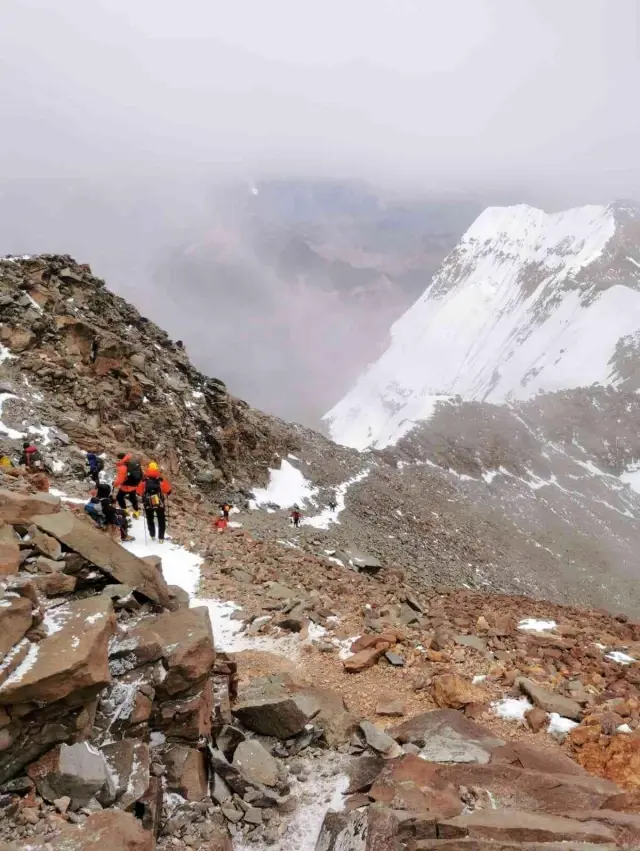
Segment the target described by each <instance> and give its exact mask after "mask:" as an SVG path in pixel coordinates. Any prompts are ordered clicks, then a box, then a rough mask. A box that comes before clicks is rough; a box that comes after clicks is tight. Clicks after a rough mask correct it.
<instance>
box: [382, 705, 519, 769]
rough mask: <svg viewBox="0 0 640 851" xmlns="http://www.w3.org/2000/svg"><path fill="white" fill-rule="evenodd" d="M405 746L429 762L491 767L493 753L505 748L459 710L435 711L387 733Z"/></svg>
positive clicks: (419, 716) (416, 717) (488, 731)
mask: <svg viewBox="0 0 640 851" xmlns="http://www.w3.org/2000/svg"><path fill="white" fill-rule="evenodd" d="M387 733H388V734H389V735H390V736H393V738H394V739H396V740H397V741H399V742H400V743H401V744H403V745H406V744H413V745H416V746H417V747H419V748H420V756H421V757H422V758H423V759H426V760H427V761H429V762H476V763H482V764H484V763H487V762H489V760H490V759H491V754H492V752H493V751H494V750H495V749H496V748H498V747H501V746H502V745H504V742H503V741H502V739H498V738H496V737H495V736H494V735H493V734H492V733H491V731H490V730H487V729H485V728H484V727H481V726H480V725H479V724H476V723H475V722H473V721H470V720H469V719H468V718H465V717H464V715H462V714H461V713H460V712H458V711H457V710H455V709H435V710H433V711H431V712H423V713H422V714H421V715H416V716H415V717H414V718H410V719H409V720H408V721H405V722H404V723H402V724H399V725H398V726H396V727H392V728H391V729H388V730H387Z"/></svg>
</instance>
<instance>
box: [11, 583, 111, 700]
mask: <svg viewBox="0 0 640 851" xmlns="http://www.w3.org/2000/svg"><path fill="white" fill-rule="evenodd" d="M44 624H45V626H46V627H47V628H48V630H49V635H48V636H47V637H46V638H44V639H42V640H41V641H40V642H38V643H29V642H27V641H26V640H25V647H26V650H27V652H26V654H25V655H24V658H23V659H22V661H21V663H20V664H19V665H18V666H17V667H16V668H15V670H14V671H13V673H12V674H11V675H10V676H9V677H8V679H6V680H5V681H4V683H2V685H1V686H0V706H3V705H4V706H6V705H8V704H12V703H27V702H29V701H34V702H37V703H53V702H54V701H56V700H61V699H62V698H64V697H67V695H69V694H72V693H73V692H75V691H77V690H79V689H85V688H89V687H95V688H99V687H101V686H105V685H107V684H108V683H109V682H110V680H111V675H110V673H109V665H108V656H107V646H108V642H109V637H110V635H111V634H112V632H113V629H114V625H115V618H114V615H113V608H112V605H111V600H109V599H108V598H106V597H103V596H97V597H88V598H85V599H79V600H74V601H73V602H71V603H65V604H64V605H62V606H59V607H58V608H56V609H53V610H51V611H50V612H49V613H48V614H47V617H46V618H45V621H44Z"/></svg>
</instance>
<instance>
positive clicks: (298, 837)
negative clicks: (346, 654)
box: [123, 518, 348, 851]
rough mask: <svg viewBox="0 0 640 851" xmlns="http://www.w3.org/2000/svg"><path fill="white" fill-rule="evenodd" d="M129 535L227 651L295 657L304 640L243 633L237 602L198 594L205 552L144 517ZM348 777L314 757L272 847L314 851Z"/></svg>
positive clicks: (254, 850) (245, 848) (241, 846)
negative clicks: (160, 535) (162, 534)
mask: <svg viewBox="0 0 640 851" xmlns="http://www.w3.org/2000/svg"><path fill="white" fill-rule="evenodd" d="M131 534H132V535H133V536H134V538H135V540H133V541H131V542H129V543H126V544H123V546H124V547H125V548H126V549H127V550H128V551H129V552H130V553H133V554H134V555H136V556H139V557H144V556H149V555H154V556H159V557H160V558H161V559H162V572H163V575H164V577H165V579H166V581H167V583H168V584H169V585H179V586H180V587H181V588H183V589H184V590H185V591H186V592H187V593H188V594H189V597H190V599H191V603H190V605H191V606H192V607H194V606H207V608H208V609H209V613H210V616H211V623H212V626H213V635H214V641H215V644H216V647H217V649H219V650H221V651H227V652H239V651H242V650H263V651H269V652H271V653H277V654H279V655H282V656H284V657H286V658H288V659H290V660H291V659H295V658H296V657H297V655H298V653H299V651H300V647H301V645H302V642H301V641H300V639H299V638H297V637H296V636H284V637H282V638H272V637H260V636H257V637H250V636H245V635H244V634H239V633H240V630H241V629H242V622H241V621H234V620H231V615H232V614H233V613H234V611H236V610H237V609H238V606H236V605H235V603H233V602H231V601H223V600H216V599H208V598H205V597H200V596H198V590H199V585H200V568H201V566H202V564H203V561H204V559H203V558H202V557H201V556H199V555H197V554H196V553H193V552H191V551H190V550H188V549H186V547H182V546H180V545H178V544H174V543H172V542H171V541H170V540H167V541H165V543H164V544H159V543H158V542H157V541H156V542H153V541H151V540H150V539H149V537H148V535H147V537H146V539H145V524H144V520H143V518H139V519H138V520H133V521H132V523H131ZM316 630H318V632H316V633H314V632H311V633H310V635H309V638H308V639H307V640H312V639H313V638H315V637H319V635H320V634H322V633H323V632H324V630H322V628H321V627H316ZM347 782H348V781H347V778H346V777H345V776H344V775H341V774H338V775H336V774H335V772H334V771H333V769H332V765H331V754H329V755H328V757H327V758H326V759H320V760H315V761H314V773H313V779H311V780H309V781H308V782H306V783H304V784H301V783H298V782H297V781H294V782H293V786H292V791H293V792H294V793H295V794H296V795H298V797H299V798H300V799H301V806H299V807H298V810H297V812H296V813H295V814H294V815H293V817H292V820H291V821H290V822H289V824H288V826H287V829H286V831H285V833H284V835H283V836H282V838H281V839H280V841H279V842H277V843H276V844H275V845H269V846H268V847H269V848H270V849H272V851H291V849H292V848H295V849H296V851H314V849H315V847H316V842H317V839H318V836H319V834H320V828H321V826H322V822H323V819H324V816H325V813H326V811H327V810H328V809H334V810H339V809H342V792H343V791H344V790H345V789H346V787H347ZM234 842H235V845H234V847H235V848H236V849H238V851H261V849H262V848H263V847H264V848H266V847H267V846H266V845H264V846H263V845H262V844H260V843H246V844H245V843H243V842H242V840H239V839H236V840H234Z"/></svg>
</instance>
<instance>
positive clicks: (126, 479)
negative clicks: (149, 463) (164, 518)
mask: <svg viewBox="0 0 640 851" xmlns="http://www.w3.org/2000/svg"><path fill="white" fill-rule="evenodd" d="M141 482H142V466H141V464H140V461H138V460H137V458H134V457H133V455H131V454H128V453H126V452H120V453H119V455H118V463H117V464H116V478H115V481H114V483H113V488H114V490H115V489H116V488H117V489H118V493H117V495H116V502H117V503H118V505H119V506H120V508H121V509H122V510H123V511H126V510H127V502H126V501H127V499H128V500H129V502H130V503H131V508H132V509H133V516H134V517H140V509H139V507H138V497H137V495H136V490H137V488H138V486H139V485H140V483H141Z"/></svg>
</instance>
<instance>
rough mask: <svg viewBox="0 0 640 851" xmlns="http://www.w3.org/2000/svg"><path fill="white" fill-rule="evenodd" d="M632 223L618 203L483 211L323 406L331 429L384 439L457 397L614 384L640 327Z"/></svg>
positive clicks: (365, 442) (340, 437) (631, 213)
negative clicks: (344, 386)
mask: <svg viewBox="0 0 640 851" xmlns="http://www.w3.org/2000/svg"><path fill="white" fill-rule="evenodd" d="M629 222H632V223H638V222H640V213H639V212H638V210H635V209H634V208H630V207H623V206H621V205H611V206H609V207H603V206H588V207H582V208H578V209H575V210H568V211H566V212H563V213H556V214H552V215H549V214H546V213H544V212H543V211H541V210H536V209H534V208H532V207H527V206H524V205H520V206H516V207H507V208H489V209H488V210H486V211H485V212H484V213H483V214H482V215H481V216H480V217H479V218H478V219H477V221H476V222H475V223H474V224H473V225H472V226H471V228H470V229H469V230H468V231H467V233H466V234H465V235H464V237H463V238H462V240H461V242H460V244H459V245H458V247H457V248H456V249H455V250H454V251H453V252H452V254H450V255H449V257H448V258H447V259H446V260H445V262H444V263H443V265H442V267H441V269H440V271H439V272H438V274H437V275H436V276H435V278H434V279H433V281H432V283H431V285H430V286H429V287H428V288H427V290H426V292H425V293H424V294H423V295H422V296H421V298H420V299H419V300H418V301H417V302H416V303H415V304H414V305H413V307H411V308H410V309H409V310H408V311H407V312H406V313H405V314H404V316H402V317H401V318H400V319H399V320H398V321H397V322H396V323H395V324H394V326H393V327H392V329H391V344H390V346H389V348H388V349H387V351H386V352H385V353H384V355H383V356H382V357H381V358H380V359H379V360H378V361H377V362H376V363H374V364H373V365H371V366H370V367H369V369H368V370H367V371H366V372H365V373H364V374H363V375H362V376H361V377H360V379H359V380H358V382H357V384H356V385H355V387H354V388H353V390H351V391H350V392H349V393H348V394H347V396H345V397H344V399H342V401H340V402H339V403H338V404H337V405H336V406H335V407H334V408H333V409H332V410H331V411H330V412H329V413H328V414H326V416H325V420H326V421H327V422H328V424H329V429H330V432H331V436H332V438H333V439H334V440H336V441H337V442H338V443H342V444H345V445H347V446H352V447H354V448H356V449H365V448H367V447H370V446H376V447H378V448H382V447H384V446H389V445H392V444H394V443H396V442H397V441H398V440H399V439H400V438H401V437H402V436H403V435H405V434H406V433H407V432H408V431H410V429H411V428H412V427H413V425H414V424H415V423H416V422H419V421H424V420H425V419H428V417H429V416H430V415H431V414H432V413H433V411H434V410H435V406H436V403H437V402H438V400H439V399H442V398H446V397H448V396H455V395H460V396H462V398H463V399H465V400H479V401H489V402H504V401H506V400H509V399H527V398H530V397H532V396H534V395H535V394H537V393H540V392H546V391H554V390H562V389H567V388H570V387H579V386H589V385H591V384H595V383H603V384H607V383H613V384H615V383H617V382H618V381H619V380H620V377H619V375H618V373H617V371H616V367H615V363H614V360H613V359H614V355H615V354H616V348H617V347H618V344H619V343H620V341H621V340H623V339H624V338H626V337H629V335H631V334H633V333H634V332H636V331H637V329H638V328H639V327H640V266H638V265H636V263H635V262H633V260H634V258H633V256H625V257H624V258H623V259H622V260H621V259H620V256H619V255H620V254H621V253H624V254H626V255H629V254H631V255H633V254H634V253H635V254H636V255H637V259H638V263H640V241H639V242H638V243H637V249H635V251H634V248H635V246H634V247H633V248H631V249H630V248H629V244H628V239H627V241H626V242H625V243H624V252H616V251H615V248H616V247H617V244H618V242H619V241H622V236H620V234H621V233H623V232H625V226H627V225H628V223H629ZM634 236H635V233H634ZM615 264H617V265H615Z"/></svg>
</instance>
